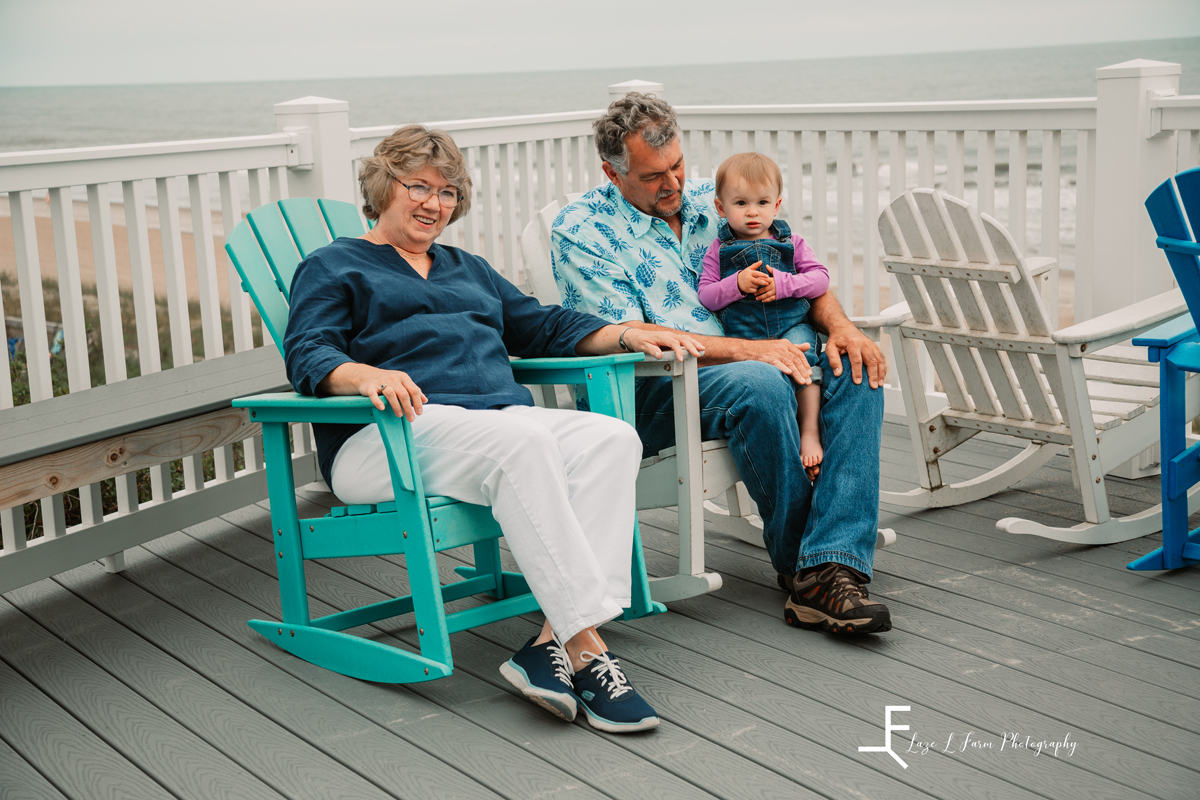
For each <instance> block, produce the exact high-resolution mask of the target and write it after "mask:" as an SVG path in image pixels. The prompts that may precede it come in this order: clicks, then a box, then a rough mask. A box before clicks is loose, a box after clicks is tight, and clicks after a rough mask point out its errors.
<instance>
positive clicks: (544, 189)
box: [536, 139, 551, 210]
mask: <svg viewBox="0 0 1200 800" xmlns="http://www.w3.org/2000/svg"><path fill="white" fill-rule="evenodd" d="M536 144H537V207H538V210H541V209H543V208H545V207H546V205H547V204H548V203H549V202H550V174H551V168H550V142H549V141H548V140H546V139H538V140H537V142H536Z"/></svg>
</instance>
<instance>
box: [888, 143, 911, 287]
mask: <svg viewBox="0 0 1200 800" xmlns="http://www.w3.org/2000/svg"><path fill="white" fill-rule="evenodd" d="M891 156H892V166H891V175H890V177H889V183H888V192H889V193H890V195H891V199H892V200H895V199H896V198H897V197H899V196H900V195H902V194H904V192H905V191H906V188H907V184H908V134H907V133H905V132H904V131H896V139H895V141H894V142H893V143H892V151H891ZM892 297H893V302H895V299H894V298H896V297H898V295H893V296H892Z"/></svg>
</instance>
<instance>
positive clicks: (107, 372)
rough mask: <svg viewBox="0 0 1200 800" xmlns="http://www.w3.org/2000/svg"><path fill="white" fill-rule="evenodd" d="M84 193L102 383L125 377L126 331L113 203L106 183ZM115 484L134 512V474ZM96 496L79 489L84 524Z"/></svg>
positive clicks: (122, 505) (117, 563)
mask: <svg viewBox="0 0 1200 800" xmlns="http://www.w3.org/2000/svg"><path fill="white" fill-rule="evenodd" d="M87 196H88V218H89V221H90V222H91V228H92V262H93V263H94V264H95V267H96V301H97V304H98V305H99V311H100V343H101V350H102V351H103V354H104V382H105V383H107V384H112V383H117V382H118V381H123V380H125V378H126V377H127V375H126V367H125V332H124V331H123V330H122V328H121V297H120V293H119V291H118V288H117V259H116V252H115V247H114V243H113V229H112V205H111V203H110V202H109V198H108V184H105V183H100V184H96V183H93V184H91V185H89V186H88V187H87ZM114 484H115V488H116V495H117V513H118V514H129V513H132V512H134V511H136V510H137V506H138V503H137V481H136V475H132V474H131V475H118V476H117V477H116V479H115V481H114ZM99 495H100V485H99V484H93V485H92V486H87V487H84V488H82V489H80V501H81V503H82V505H83V522H84V524H85V525H92V524H95V523H97V522H100V521H102V520H103V512H102V508H101V499H100V496H99ZM85 497H86V499H85ZM123 564H124V555H123V554H122V553H116V554H114V555H110V556H106V557H105V559H104V566H105V569H106V570H108V571H110V572H116V571H118V570H119V569H120V568H121V567H122V566H123Z"/></svg>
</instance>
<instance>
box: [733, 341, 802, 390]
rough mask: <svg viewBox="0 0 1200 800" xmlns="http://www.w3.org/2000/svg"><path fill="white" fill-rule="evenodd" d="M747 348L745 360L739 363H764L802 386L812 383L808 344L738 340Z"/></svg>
mask: <svg viewBox="0 0 1200 800" xmlns="http://www.w3.org/2000/svg"><path fill="white" fill-rule="evenodd" d="M737 341H739V342H740V343H741V344H742V345H743V347H744V348H745V353H744V356H745V357H743V358H739V359H737V360H738V361H762V362H763V363H764V364H770V365H771V366H773V367H777V368H778V369H779V371H780V372H782V373H783V374H784V375H787V376H789V377H791V379H792V380H793V381H795V382H796V383H798V384H800V385H801V386H807V385H808V384H810V383H812V367H811V366H810V365H809V363H808V359H807V358H806V357H805V355H804V354H805V352H806V351H807V350H808V345H807V344H800V345H796V344H792V343H791V342H789V341H788V340H787V339H760V340H757V341H753V340H749V339H744V340H737Z"/></svg>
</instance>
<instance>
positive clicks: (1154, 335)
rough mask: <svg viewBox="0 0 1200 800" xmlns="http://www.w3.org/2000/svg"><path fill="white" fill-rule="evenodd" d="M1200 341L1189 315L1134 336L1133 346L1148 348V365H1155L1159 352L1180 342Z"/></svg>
mask: <svg viewBox="0 0 1200 800" xmlns="http://www.w3.org/2000/svg"><path fill="white" fill-rule="evenodd" d="M1197 340H1200V336H1198V335H1197V333H1196V323H1195V321H1194V320H1193V319H1192V315H1191V314H1184V315H1182V316H1179V317H1176V318H1175V319H1173V320H1171V321H1170V322H1166V323H1164V324H1162V325H1159V326H1158V327H1157V328H1153V329H1151V330H1148V331H1146V332H1145V333H1143V334H1142V335H1141V336H1135V337H1134V339H1133V344H1134V346H1136V347H1145V348H1148V350H1149V352H1148V353H1147V355H1148V356H1149V360H1150V363H1152V364H1153V363H1157V362H1158V361H1159V358H1160V352H1159V351H1160V350H1165V349H1169V348H1171V347H1174V346H1175V345H1177V344H1179V343H1180V342H1189V341H1190V342H1195V341H1197Z"/></svg>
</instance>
